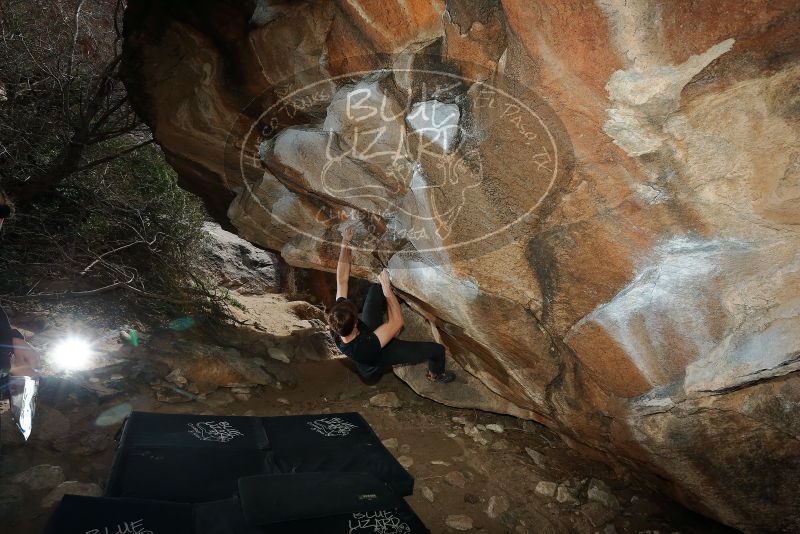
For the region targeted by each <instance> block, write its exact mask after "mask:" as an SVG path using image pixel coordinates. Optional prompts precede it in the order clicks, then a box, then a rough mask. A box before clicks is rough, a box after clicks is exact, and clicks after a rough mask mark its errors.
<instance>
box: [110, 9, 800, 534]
mask: <svg viewBox="0 0 800 534" xmlns="http://www.w3.org/2000/svg"><path fill="white" fill-rule="evenodd" d="M181 6H184V7H181ZM186 6H188V4H178V3H175V4H173V3H169V2H158V1H155V0H130V2H129V7H128V12H127V15H126V24H125V34H126V41H125V58H124V66H125V69H124V70H125V77H126V83H127V85H128V88H129V91H130V94H131V96H132V98H133V99H134V101H135V103H136V105H137V107H138V109H139V111H140V113H141V114H142V116H143V117H145V119H146V120H147V122H148V123H149V124H150V126H151V127H152V129H153V132H154V135H155V136H156V138H157V140H158V141H159V142H160V143H161V145H162V146H163V148H164V150H165V152H166V154H167V156H168V158H169V160H170V162H171V163H172V164H173V165H174V166H175V167H176V169H177V170H178V172H179V174H180V176H181V182H182V184H183V185H184V186H185V187H187V188H188V189H190V190H192V191H194V192H196V193H198V194H199V195H201V196H202V197H203V198H204V199H206V201H207V203H208V205H209V207H210V208H211V210H212V212H213V214H214V215H215V217H217V218H218V219H220V220H221V222H224V223H226V224H229V225H231V226H233V227H235V228H236V229H237V230H238V232H239V234H240V235H241V236H242V237H244V238H246V239H248V240H250V241H251V242H253V243H256V244H258V245H261V246H263V247H265V248H269V249H272V250H275V251H278V252H280V253H281V255H282V256H283V257H284V258H285V259H286V260H287V261H288V262H289V263H291V264H294V265H298V266H304V267H311V268H315V269H322V270H333V269H334V268H335V262H336V255H337V242H338V240H339V239H340V233H339V230H340V228H341V225H342V224H343V223H344V222H345V221H350V222H349V223H347V224H351V223H352V224H355V225H356V231H355V237H354V243H355V244H356V246H357V250H356V252H355V255H354V261H355V265H354V274H355V275H356V276H360V277H363V278H369V277H374V275H375V274H376V273H377V272H378V271H379V270H380V269H381V268H383V267H388V268H389V270H390V272H391V275H392V278H393V281H394V283H395V285H396V286H397V288H398V289H399V290H400V291H401V292H402V294H403V296H404V298H405V299H406V301H407V302H408V304H409V308H408V309H407V310H406V311H407V313H408V315H409V317H410V318H413V320H409V321H408V324H409V326H408V328H407V329H408V333H407V335H415V336H421V337H426V338H430V336H431V331H430V328H428V327H427V326H426V321H424V320H422V319H421V317H422V315H424V316H427V317H428V318H429V319H431V320H432V321H433V322H434V323H435V324H436V326H437V336H439V337H440V339H441V340H442V342H444V343H445V344H446V345H447V346H448V348H449V349H450V352H451V354H452V359H453V364H452V365H453V366H454V367H457V368H460V369H458V371H459V373H460V374H461V375H462V376H465V377H466V376H468V379H466V378H465V379H464V380H463V381H462V382H461V384H460V385H459V384H458V383H456V384H454V385H450V386H448V387H449V388H450V389H449V390H447V391H444V389H442V390H438V389H437V388H431V387H429V385H427V384H426V383H425V381H424V380H421V377H420V375H419V374H418V373H417V370H416V369H404V370H403V371H402V372H401V375H402V377H403V378H404V380H406V381H407V382H408V383H409V384H410V385H411V386H412V387H414V388H415V389H417V390H418V391H420V392H422V393H423V394H425V395H428V396H431V397H433V398H437V399H439V400H441V401H442V402H445V403H449V404H452V405H457V406H474V407H479V408H482V409H487V410H495V411H501V412H506V413H512V414H514V415H519V416H521V417H527V418H531V419H535V420H538V421H540V422H542V423H544V424H547V425H548V426H550V427H552V428H554V429H556V430H558V431H559V432H561V433H562V434H563V435H564V436H566V437H567V438H568V439H569V440H570V441H571V443H574V444H575V446H576V447H581V448H583V450H585V451H587V452H591V453H594V454H597V455H598V456H601V457H605V458H607V459H608V460H609V461H615V462H618V463H620V464H623V465H626V466H628V467H630V468H631V469H633V470H634V471H635V472H637V473H640V474H642V475H643V476H646V477H649V479H650V480H651V481H652V482H653V484H655V485H658V486H660V487H661V488H662V489H663V490H665V491H667V492H669V493H670V494H672V495H674V496H675V497H677V498H678V499H680V500H681V501H682V502H684V503H685V504H687V505H688V506H690V507H693V508H695V509H697V510H700V511H701V512H703V513H706V514H709V515H711V516H713V517H715V518H717V519H719V520H721V521H723V522H725V523H728V524H730V525H733V526H736V527H738V528H740V529H742V530H745V531H752V532H756V531H777V530H785V531H793V530H800V510H798V508H797V504H796V503H797V501H798V497H800V495H798V485H797V483H796V480H797V478H798V476H800V460H799V458H800V409H799V408H798V407H800V382H799V381H798V374H797V371H798V370H800V226H798V224H800V64H798V56H800V32H798V31H797V30H798V28H800V18H798V17H799V15H798V9H797V7H798V6H797V3H796V1H791V0H787V1H784V2H770V3H767V2H759V1H755V0H753V1H747V2H744V1H742V2H736V3H731V4H730V5H727V4H726V5H725V6H724V8H723V7H721V4H720V3H719V2H713V1H707V2H692V3H674V2H665V1H657V0H652V1H645V2H625V1H623V0H603V1H598V2H594V3H592V2H585V1H578V0H554V1H552V2H530V1H524V0H502V1H499V0H476V1H475V2H444V1H437V0H413V1H411V0H405V1H401V0H391V1H380V2H379V1H366V0H337V1H336V2H310V1H309V2H282V1H277V0H275V1H270V0H257V1H253V2H249V3H244V2H243V3H242V5H241V6H239V7H235V6H233V5H232V4H230V3H224V4H221V3H216V2H211V1H201V2H196V3H195V4H193V5H192V8H191V9H189V8H188V7H186ZM419 314H422V315H419Z"/></svg>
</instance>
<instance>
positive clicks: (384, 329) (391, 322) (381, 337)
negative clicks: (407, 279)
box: [375, 269, 404, 348]
mask: <svg viewBox="0 0 800 534" xmlns="http://www.w3.org/2000/svg"><path fill="white" fill-rule="evenodd" d="M378 279H379V280H380V282H381V287H382V288H383V295H384V296H385V297H386V311H387V315H388V319H387V321H386V322H385V323H383V324H382V325H380V326H379V327H378V328H376V329H375V335H376V336H377V337H378V341H379V342H380V344H381V348H383V347H385V346H386V344H387V343H389V342H390V341H391V340H392V339H394V338H395V336H397V334H399V333H400V330H401V329H402V328H403V324H404V323H403V311H402V310H401V308H400V301H399V300H397V295H395V294H394V291H392V284H391V282H390V281H389V273H388V271H386V270H385V269H384V270H383V272H381V275H380V277H379V278H378Z"/></svg>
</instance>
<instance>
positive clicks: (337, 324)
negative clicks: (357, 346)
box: [327, 299, 358, 336]
mask: <svg viewBox="0 0 800 534" xmlns="http://www.w3.org/2000/svg"><path fill="white" fill-rule="evenodd" d="M357 317H358V308H356V305H355V304H353V303H352V302H351V301H349V300H346V299H345V300H340V301H339V302H337V303H336V304H334V305H333V306H332V307H331V309H330V311H329V312H328V314H327V319H328V324H329V325H330V327H331V330H333V331H334V332H336V333H337V334H339V335H340V336H347V335H350V334H352V333H353V328H355V326H356V318H357Z"/></svg>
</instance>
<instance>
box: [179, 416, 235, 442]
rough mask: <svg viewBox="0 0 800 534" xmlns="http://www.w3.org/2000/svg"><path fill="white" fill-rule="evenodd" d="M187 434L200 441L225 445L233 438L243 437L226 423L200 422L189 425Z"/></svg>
mask: <svg viewBox="0 0 800 534" xmlns="http://www.w3.org/2000/svg"><path fill="white" fill-rule="evenodd" d="M189 434H191V435H193V436H194V437H196V438H197V439H199V440H200V441H215V442H217V443H227V442H229V441H231V440H232V439H234V438H238V437H239V436H244V434H242V433H241V432H239V431H238V430H236V429H235V428H233V427H232V426H231V424H230V423H228V422H227V421H200V422H199V423H189Z"/></svg>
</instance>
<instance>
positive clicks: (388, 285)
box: [378, 269, 392, 291]
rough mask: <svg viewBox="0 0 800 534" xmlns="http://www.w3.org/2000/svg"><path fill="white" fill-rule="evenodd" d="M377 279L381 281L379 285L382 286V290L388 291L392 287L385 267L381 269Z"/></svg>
mask: <svg viewBox="0 0 800 534" xmlns="http://www.w3.org/2000/svg"><path fill="white" fill-rule="evenodd" d="M378 281H379V282H380V283H381V287H383V289H384V291H390V290H391V289H392V281H391V279H390V278H389V271H387V270H386V269H384V270H382V271H381V274H379V275H378Z"/></svg>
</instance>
